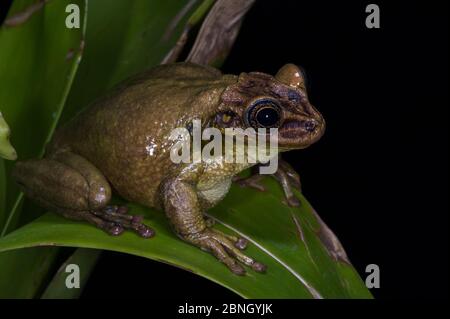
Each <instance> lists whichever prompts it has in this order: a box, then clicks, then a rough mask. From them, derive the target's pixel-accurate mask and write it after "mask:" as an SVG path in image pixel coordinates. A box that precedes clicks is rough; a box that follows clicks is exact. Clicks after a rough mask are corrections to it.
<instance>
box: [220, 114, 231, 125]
mask: <svg viewBox="0 0 450 319" xmlns="http://www.w3.org/2000/svg"><path fill="white" fill-rule="evenodd" d="M232 119H233V118H232V117H231V114H228V113H222V122H223V123H225V124H228V123H230V122H231V120H232Z"/></svg>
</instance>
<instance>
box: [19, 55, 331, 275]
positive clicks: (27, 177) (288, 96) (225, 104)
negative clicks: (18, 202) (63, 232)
mask: <svg viewBox="0 0 450 319" xmlns="http://www.w3.org/2000/svg"><path fill="white" fill-rule="evenodd" d="M305 79H306V77H305V75H304V72H303V70H302V69H301V68H300V67H298V66H296V65H295V64H286V65H284V66H283V67H281V68H280V69H279V71H278V72H277V74H276V75H275V76H272V75H269V74H266V73H263V72H248V73H246V72H242V73H240V74H239V75H233V74H223V73H222V72H221V71H220V70H218V69H216V68H213V67H210V66H205V65H199V64H194V63H189V62H178V63H171V64H163V65H159V66H156V67H153V68H151V69H149V70H147V71H145V72H143V73H140V74H138V75H135V76H132V77H130V78H128V79H126V80H125V81H124V82H122V83H120V84H118V85H116V86H115V87H114V88H113V89H111V90H110V91H109V92H108V93H106V94H105V95H103V96H102V97H100V98H98V99H96V100H95V101H94V102H92V103H90V104H89V105H88V107H86V108H84V109H82V110H81V111H80V112H79V113H78V114H77V115H75V116H74V117H73V118H72V119H71V120H69V121H68V122H67V123H65V124H63V125H61V126H60V127H58V128H57V130H56V132H55V134H54V135H53V137H52V139H51V140H50V142H49V143H48V144H47V146H46V151H45V155H44V156H43V157H42V158H38V159H26V160H21V161H18V162H16V163H15V166H14V168H13V170H12V176H13V179H14V180H15V181H16V182H17V184H18V186H19V187H20V189H21V191H22V192H23V193H24V194H25V196H27V197H28V198H30V199H32V200H34V201H35V202H36V203H38V204H39V205H40V206H42V207H43V208H45V209H47V210H49V211H51V212H54V213H56V214H59V215H62V216H64V217H66V218H69V219H72V220H75V221H80V222H81V221H84V222H88V223H90V224H92V225H93V226H95V227H97V228H100V229H101V230H103V231H105V232H106V233H107V234H109V235H112V236H118V235H120V234H122V233H123V232H124V231H133V232H135V233H136V234H137V235H139V236H141V237H143V238H151V237H153V236H154V235H155V231H154V230H153V229H152V228H151V227H150V226H148V225H147V224H146V222H144V220H143V217H142V216H139V215H133V214H131V212H130V211H129V209H128V207H127V206H125V205H113V204H111V200H112V196H113V194H117V195H119V196H120V197H122V198H123V199H125V200H127V201H130V202H133V203H137V204H140V205H143V206H145V207H151V208H154V209H156V210H158V211H161V212H163V213H164V214H165V215H166V216H167V219H168V221H169V224H170V225H171V228H172V229H173V231H174V233H175V235H176V236H178V237H179V238H180V239H181V240H184V241H185V242H187V243H189V244H192V245H194V246H197V247H199V248H200V249H202V250H204V251H207V252H209V253H211V254H212V255H214V256H215V257H216V258H217V260H218V261H220V262H221V263H223V264H224V265H225V266H226V267H227V268H228V269H229V270H231V272H232V273H234V274H236V275H244V274H246V272H247V271H248V269H247V268H250V269H252V270H253V271H255V272H260V273H264V272H266V270H267V267H266V265H265V264H263V263H262V262H260V261H257V260H255V259H254V258H252V257H250V256H248V255H246V254H245V253H244V249H245V248H246V246H247V244H248V238H244V237H241V236H235V235H230V234H227V233H224V232H222V231H219V230H217V229H215V227H214V222H211V218H209V217H207V215H206V213H207V211H208V210H209V209H210V208H212V207H214V206H215V205H216V204H218V203H219V202H220V201H221V200H222V199H223V198H224V197H225V195H226V194H227V193H228V191H229V189H230V186H231V184H232V181H233V179H234V178H235V177H236V176H238V175H239V174H240V173H241V172H242V171H243V170H245V169H247V168H249V167H254V166H255V165H258V163H256V164H255V163H249V162H246V163H244V164H242V163H227V162H224V161H223V160H222V159H219V160H216V161H213V162H211V161H200V162H198V161H197V162H188V163H184V162H180V163H174V162H173V161H172V160H171V156H170V153H171V148H172V147H173V145H174V140H173V139H172V138H171V136H172V135H171V132H172V131H173V129H175V128H186V129H187V130H188V132H191V131H190V130H191V129H192V124H191V123H192V121H193V120H194V119H199V120H200V121H201V123H202V129H203V128H206V127H215V128H217V129H219V130H220V132H223V130H224V129H226V128H242V129H245V128H250V127H252V128H255V129H256V128H269V127H271V128H274V127H275V128H277V129H278V131H277V134H278V136H277V137H278V145H279V148H278V150H279V152H280V153H281V152H285V151H291V150H297V149H303V148H306V147H308V146H310V145H312V144H313V143H315V142H317V141H318V140H319V139H320V138H321V136H322V135H323V133H324V129H325V121H324V119H323V116H322V115H321V113H320V112H319V111H318V110H317V109H316V108H315V107H314V106H313V105H312V104H311V103H310V102H309V99H308V95H307V92H306V85H305ZM172 137H173V136H172ZM284 168H286V167H284ZM279 169H280V170H282V169H283V165H280V167H279ZM285 171H286V169H285ZM287 171H288V172H287V173H284V179H282V184H284V186H286V185H288V184H289V183H288V179H289V176H290V177H292V176H293V173H292V171H290V169H288V170H287ZM289 171H290V172H289ZM294 175H295V174H294ZM294 179H295V178H294ZM291 193H292V192H291ZM291 195H292V194H291Z"/></svg>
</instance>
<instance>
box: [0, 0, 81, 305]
mask: <svg viewBox="0 0 450 319" xmlns="http://www.w3.org/2000/svg"><path fill="white" fill-rule="evenodd" d="M69 3H73V4H77V5H79V7H80V11H81V12H80V13H81V17H80V19H81V26H82V28H80V29H67V28H66V27H65V18H66V15H67V14H66V12H65V7H66V5H67V4H69ZM85 13H86V10H85V1H84V0H60V1H51V2H46V1H45V2H44V1H34V0H16V1H14V3H13V5H12V7H11V9H10V12H9V14H8V17H7V19H6V20H5V23H4V25H2V26H1V28H0V83H1V84H2V90H0V106H1V108H2V112H3V114H4V116H5V118H7V119H8V123H9V125H10V127H11V131H12V136H11V141H12V143H13V145H14V146H15V147H16V149H17V152H18V154H19V157H20V158H21V159H24V158H29V157H38V156H40V155H42V154H43V151H44V145H45V143H46V141H48V139H49V138H50V136H51V134H52V132H53V130H54V128H55V126H56V123H57V121H58V118H59V116H60V114H61V110H62V108H63V106H64V103H65V100H66V98H67V94H68V90H69V89H70V87H71V82H72V80H73V78H74V75H75V72H76V69H77V67H78V63H79V58H80V57H81V51H82V45H83V37H84V35H83V34H84V30H85V28H84V22H85V21H86V20H85V19H86V15H85ZM0 161H1V160H0ZM0 166H1V167H0V174H1V175H0V178H1V180H0V199H1V201H2V202H1V203H0V234H5V233H6V232H7V230H8V229H9V230H11V229H14V228H15V227H16V226H17V225H18V224H19V217H20V210H21V207H22V199H23V196H22V194H21V193H20V192H19V190H18V188H17V187H16V186H15V184H14V183H13V181H12V180H11V179H10V178H9V176H10V174H9V172H10V170H11V167H12V163H3V161H2V163H1V164H0ZM3 166H4V167H3ZM30 213H35V212H34V211H30V212H28V214H30ZM30 215H31V214H30ZM58 250H59V249H58V248H45V249H44V248H36V249H27V250H23V251H12V252H8V253H3V254H0V292H1V295H2V296H3V297H9V298H12V297H14V298H31V297H34V295H35V294H36V292H37V291H38V289H40V287H41V286H42V283H43V282H44V281H45V279H46V276H48V272H49V270H50V269H51V268H52V267H53V265H54V262H55V258H56V256H57V253H58Z"/></svg>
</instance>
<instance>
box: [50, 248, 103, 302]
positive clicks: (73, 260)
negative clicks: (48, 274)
mask: <svg viewBox="0 0 450 319" xmlns="http://www.w3.org/2000/svg"><path fill="white" fill-rule="evenodd" d="M100 254H101V250H97V249H83V248H79V249H76V250H75V252H74V253H73V254H72V255H70V257H69V258H67V260H66V261H65V262H64V263H63V264H62V265H61V267H59V269H58V271H57V272H56V274H55V276H54V277H53V279H52V281H51V282H50V284H49V285H48V286H47V288H46V289H45V291H44V293H43V294H42V296H41V298H42V299H75V298H78V297H79V296H80V294H81V293H82V292H83V288H84V287H85V284H86V282H87V281H88V279H89V277H90V275H91V272H92V270H93V268H94V266H95V264H96V263H97V260H98V258H99V257H100ZM68 265H77V266H78V268H79V271H80V272H79V275H80V277H79V284H80V287H79V288H73V287H72V288H68V287H67V285H66V279H67V277H68V275H69V273H67V272H66V267H67V266H68Z"/></svg>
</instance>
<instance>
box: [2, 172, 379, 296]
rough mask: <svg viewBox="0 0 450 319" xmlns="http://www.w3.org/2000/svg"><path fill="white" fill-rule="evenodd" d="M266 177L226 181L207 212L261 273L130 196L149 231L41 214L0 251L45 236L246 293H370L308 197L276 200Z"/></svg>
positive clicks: (50, 240) (52, 241)
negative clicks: (187, 238)
mask: <svg viewBox="0 0 450 319" xmlns="http://www.w3.org/2000/svg"><path fill="white" fill-rule="evenodd" d="M265 182H266V184H267V186H268V188H269V189H268V191H267V192H265V193H259V192H257V191H253V190H249V189H240V188H238V187H232V190H231V192H230V193H229V194H228V195H227V197H226V198H225V200H224V201H223V202H222V203H220V204H219V205H218V206H217V207H216V208H214V209H213V210H212V211H211V212H210V214H211V215H212V216H213V217H214V218H215V219H216V221H217V224H216V226H215V227H217V228H219V229H221V230H223V231H225V232H229V233H233V232H236V233H238V234H239V235H241V236H244V237H246V238H247V239H249V241H250V245H249V247H248V248H247V253H248V254H249V255H250V256H253V257H255V258H256V259H257V260H259V261H261V262H263V263H265V264H267V265H268V271H267V273H266V274H259V273H255V272H253V271H251V270H249V271H248V272H247V275H246V276H244V277H240V276H236V275H234V274H232V273H231V272H230V271H229V270H228V269H226V267H225V266H224V265H222V264H221V263H219V262H218V261H216V260H215V258H214V257H213V256H212V255H210V254H208V253H205V252H203V251H201V250H200V249H198V248H196V247H194V246H191V245H189V244H186V243H185V242H183V241H181V240H179V239H178V238H177V237H176V236H175V235H174V234H173V232H172V231H171V229H170V227H169V225H168V222H167V220H166V218H165V217H164V215H163V213H161V212H158V211H155V210H152V209H148V208H143V207H141V206H137V205H134V204H133V205H130V206H131V208H132V213H133V214H143V215H145V216H146V222H147V223H148V224H149V225H151V226H152V227H153V228H154V229H155V230H156V236H155V237H154V238H152V239H147V240H145V239H142V238H140V237H138V236H137V235H135V234H134V233H131V232H126V233H124V234H123V235H121V236H119V237H111V236H108V235H107V234H105V233H103V232H102V231H101V230H98V229H96V228H94V227H92V226H90V225H88V224H85V223H78V222H72V221H69V220H66V219H63V218H60V217H58V216H56V215H53V214H46V215H44V216H43V217H41V218H39V219H37V220H36V221H34V222H32V223H30V224H28V225H25V226H24V227H22V228H20V229H18V230H16V231H15V232H13V233H11V234H9V235H8V236H6V237H4V238H3V239H1V240H0V251H8V250H12V249H18V248H25V247H33V246H37V245H46V244H52V245H61V246H71V247H85V248H96V249H106V250H114V251H118V252H123V253H128V254H134V255H138V256H142V257H146V258H151V259H154V260H159V261H162V262H165V263H168V264H171V265H174V266H177V267H181V268H183V269H186V270H189V271H191V272H194V273H196V274H199V275H201V276H204V277H206V278H209V279H211V280H213V281H215V282H217V283H219V284H221V285H223V286H225V287H227V288H229V289H231V290H232V291H235V292H236V293H238V294H239V295H241V296H243V297H248V298H370V297H371V295H370V293H369V292H368V290H367V289H366V288H365V286H364V283H363V282H362V280H361V279H360V278H359V276H358V275H357V273H356V272H355V270H354V269H353V267H352V266H351V265H350V264H348V262H347V261H345V260H344V259H337V258H335V257H334V256H335V255H334V254H332V253H330V252H329V250H328V249H327V247H326V246H325V245H324V244H323V242H322V241H321V239H320V234H321V231H322V230H321V227H322V226H321V223H320V222H319V221H318V220H317V218H316V216H315V214H314V212H313V210H312V208H311V206H310V205H309V204H308V202H307V201H306V200H305V199H304V198H303V197H301V200H302V203H303V205H302V206H301V207H300V208H290V207H288V206H286V205H285V204H283V203H282V193H281V191H280V189H279V188H278V185H276V184H275V183H274V182H273V181H272V180H266V181H265ZM299 196H300V195H299Z"/></svg>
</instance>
